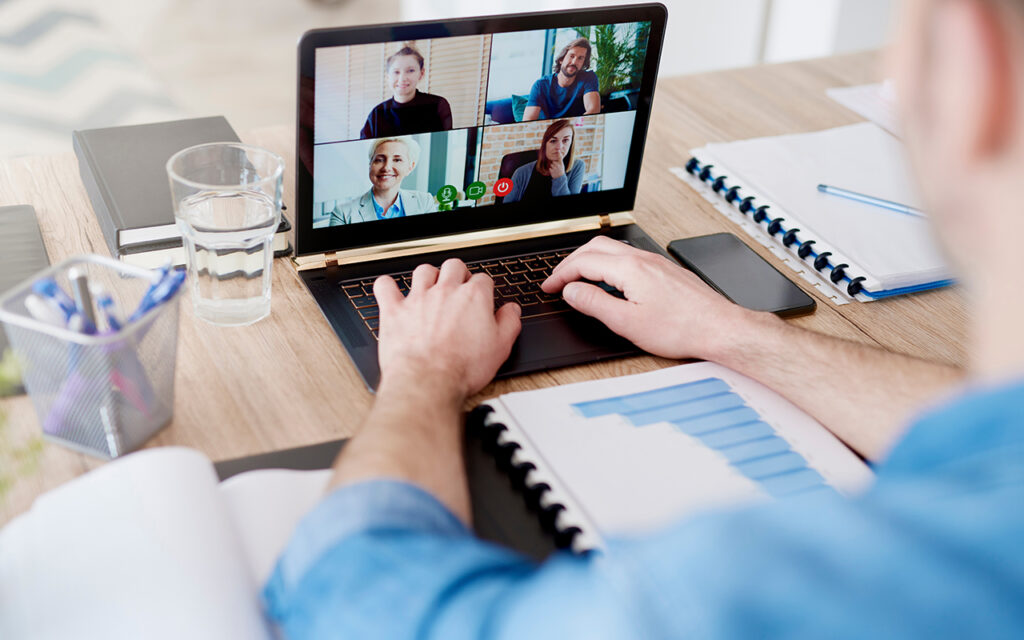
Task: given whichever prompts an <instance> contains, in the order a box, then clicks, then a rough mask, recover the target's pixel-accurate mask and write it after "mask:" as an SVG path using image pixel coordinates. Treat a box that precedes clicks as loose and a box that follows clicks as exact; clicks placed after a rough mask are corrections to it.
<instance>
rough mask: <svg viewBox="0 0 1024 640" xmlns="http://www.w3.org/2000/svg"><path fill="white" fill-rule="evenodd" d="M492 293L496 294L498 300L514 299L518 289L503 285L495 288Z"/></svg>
mask: <svg viewBox="0 0 1024 640" xmlns="http://www.w3.org/2000/svg"><path fill="white" fill-rule="evenodd" d="M494 293H495V294H497V295H498V297H500V298H514V297H515V296H516V295H518V294H519V289H518V288H517V287H512V286H509V285H503V286H500V287H496V288H495V289H494Z"/></svg>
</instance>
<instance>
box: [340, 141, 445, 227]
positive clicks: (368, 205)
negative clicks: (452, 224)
mask: <svg viewBox="0 0 1024 640" xmlns="http://www.w3.org/2000/svg"><path fill="white" fill-rule="evenodd" d="M369 151H370V153H369V157H370V185H371V186H370V190H369V191H367V192H366V193H364V194H363V195H361V196H356V197H355V198H352V199H351V200H348V201H346V202H341V203H339V204H337V205H335V207H334V210H333V211H331V220H330V223H329V224H328V226H331V227H336V226H339V225H343V224H353V223H356V222H372V221H374V220H386V219H390V218H404V217H405V216H414V215H419V214H421V213H431V212H433V211H437V201H435V200H434V196H432V195H430V194H429V193H426V192H425V191H413V190H410V189H403V188H402V181H403V180H405V177H406V176H407V175H409V174H410V173H412V170H413V169H415V168H416V163H417V162H418V161H419V157H420V145H419V144H417V143H416V141H415V140H413V139H412V138H410V137H408V136H398V137H392V138H380V139H379V140H373V141H371V142H370V149H369Z"/></svg>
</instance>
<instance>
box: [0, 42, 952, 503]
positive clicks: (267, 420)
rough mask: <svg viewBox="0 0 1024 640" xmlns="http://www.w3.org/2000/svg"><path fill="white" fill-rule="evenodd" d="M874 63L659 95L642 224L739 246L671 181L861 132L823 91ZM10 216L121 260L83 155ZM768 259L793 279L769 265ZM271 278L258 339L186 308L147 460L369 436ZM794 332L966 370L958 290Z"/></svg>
mask: <svg viewBox="0 0 1024 640" xmlns="http://www.w3.org/2000/svg"><path fill="white" fill-rule="evenodd" d="M877 58H878V56H877V55H876V54H870V53H869V54H857V55H853V56H843V57H836V58H827V59H822V60H814V61H805V62H798V63H790V64H784V65H775V66H766V67H756V68H749V69H739V70H732V71H722V72H715V73H708V74H702V75H695V76H688V77H681V78H674V79H667V80H664V81H662V82H660V83H659V85H658V89H657V94H656V97H655V101H654V111H653V114H652V120H651V127H650V133H649V136H648V144H647V150H646V154H645V157H644V166H643V171H642V173H641V177H640V193H639V197H638V200H637V209H636V211H635V215H636V218H637V220H638V222H639V223H640V224H641V225H642V226H643V227H644V229H645V230H647V232H648V233H650V234H651V236H652V237H653V238H654V239H655V240H656V241H658V242H659V243H661V244H662V245H664V244H667V243H668V242H669V241H670V240H673V239H676V238H680V237H687V236H695V235H702V234H706V233H714V232H718V231H732V232H735V233H738V234H740V235H741V236H742V232H740V231H739V230H738V229H736V228H734V226H733V224H732V223H730V222H728V221H727V220H725V219H724V218H723V217H722V216H721V215H720V214H719V213H717V212H715V211H714V209H713V208H712V207H711V205H709V204H708V203H707V202H705V201H704V200H703V198H701V197H700V196H699V195H697V194H696V193H694V192H693V191H692V190H691V189H690V188H689V187H688V186H686V185H685V184H684V183H683V182H682V181H680V180H679V179H678V178H676V177H675V176H673V175H672V174H671V173H669V168H670V167H674V166H680V165H681V164H683V162H684V161H685V159H686V153H687V151H688V150H689V149H691V148H693V147H698V146H701V145H704V144H706V143H708V142H712V141H727V140H737V139H743V138H751V137H756V136H766V135H778V134H785V133H797V132H802V131H815V130H819V129H825V128H828V127H836V126H841V125H844V124H851V123H854V122H857V121H859V120H860V119H859V118H858V117H857V116H856V115H855V114H853V113H851V112H849V111H846V110H845V109H843V108H842V107H840V106H839V105H838V104H835V103H834V102H832V101H831V100H830V99H828V98H827V97H826V96H825V89H827V88H829V87H834V86H844V85H856V84H863V83H867V82H873V81H875V80H877V79H878V77H879V72H878V69H877V68H876V67H877ZM243 137H244V139H245V140H246V141H247V142H250V143H253V144H258V145H262V146H265V147H269V148H271V149H273V150H275V151H277V152H278V153H281V154H282V155H283V156H284V157H285V158H286V161H287V162H288V165H289V166H291V165H292V164H293V162H292V161H293V158H294V147H293V144H294V134H293V133H292V130H291V128H290V127H287V126H281V127H273V128H268V129H262V130H257V131H253V132H251V133H249V134H248V135H245V136H243ZM293 190H294V176H293V175H288V176H286V179H285V202H286V203H287V204H288V205H289V209H291V210H293V211H294V207H293V206H292V204H293V202H294V200H293V196H294V193H293ZM12 204H31V205H33V206H34V207H35V209H36V211H37V213H38V215H39V222H40V226H41V228H42V232H43V237H44V240H45V243H46V247H47V250H48V252H49V254H50V259H51V261H53V262H57V261H59V260H62V259H64V258H66V257H68V256H71V255H75V254H80V253H100V254H107V253H108V251H107V248H106V244H105V243H104V241H103V236H102V233H101V231H100V227H99V225H98V223H97V222H96V219H95V217H94V216H93V213H92V209H91V207H90V204H89V200H88V197H87V195H86V193H85V189H84V187H83V186H82V182H81V180H80V178H79V175H78V165H77V162H76V160H75V157H74V155H73V154H70V153H69V154H64V155H58V156H47V157H29V158H19V159H13V160H7V161H4V162H0V205H12ZM755 248H756V249H757V250H758V252H759V253H761V255H763V256H764V257H765V258H766V259H768V260H770V261H772V262H773V263H774V264H776V265H778V266H780V267H781V265H779V264H778V261H777V260H776V259H775V258H774V257H773V256H772V255H771V254H770V253H769V252H767V251H765V250H764V249H763V248H761V247H755ZM781 268H782V269H783V271H786V268H785V267H781ZM790 275H792V274H790ZM273 278H274V283H273V307H272V312H271V315H270V317H269V318H267V319H266V320H263V321H261V322H259V323H257V324H256V325H254V326H251V327H245V328H231V329H223V328H217V327H213V326H211V325H208V324H206V323H204V322H202V321H200V320H197V319H196V318H195V317H194V316H193V315H192V311H191V303H190V301H189V300H187V299H186V300H183V304H182V307H181V320H180V322H181V328H180V336H179V344H178V361H177V378H176V394H175V407H174V420H173V422H172V423H171V424H170V425H169V426H168V427H167V428H166V429H164V430H163V431H162V432H160V434H158V435H157V436H156V437H155V438H153V439H152V440H151V441H150V442H149V443H148V445H147V446H164V445H185V446H189V447H194V448H197V449H199V450H201V451H203V452H204V453H206V454H207V455H208V456H209V457H210V458H211V459H213V460H224V459H228V458H234V457H239V456H244V455H250V454H255V453H261V452H266V451H271V450H275V449H282V448H288V447H296V446H300V445H305V444H310V443H315V442H321V441H325V440H330V439H336V438H340V437H344V436H349V435H352V434H353V433H354V431H355V430H356V429H357V428H358V426H359V424H360V422H361V421H362V419H363V416H364V415H365V413H366V412H367V410H368V409H369V407H370V403H371V400H372V396H371V395H370V393H369V392H368V391H367V390H366V388H365V387H364V386H363V384H362V382H361V380H360V378H359V375H358V374H357V372H356V370H355V368H354V367H353V365H352V363H351V362H350V361H349V359H348V356H347V354H346V352H345V350H344V348H343V347H342V346H341V344H340V342H339V341H338V340H337V338H336V337H335V335H334V333H333V332H332V331H331V329H330V327H329V326H328V324H327V322H326V321H325V320H324V319H323V317H322V316H321V314H320V310H319V308H318V307H317V306H316V304H315V303H314V302H313V299H312V298H311V297H310V296H309V295H308V294H307V292H306V290H305V288H304V287H303V285H302V283H301V281H300V280H299V277H298V275H297V274H296V271H295V269H294V267H293V266H292V264H291V262H290V261H288V260H287V259H282V260H277V261H276V263H275V265H274V275H273ZM800 283H801V284H805V283H803V281H800ZM806 288H807V287H805V289H806ZM812 295H816V294H813V293H812ZM792 322H793V323H794V324H796V325H798V326H801V327H804V328H807V329H813V330H816V331H819V332H822V333H827V334H831V335H835V336H839V337H842V338H846V339H850V340H854V341H857V342H862V343H867V344H874V345H878V346H881V347H883V348H886V349H890V350H893V351H899V352H903V353H908V354H912V355H915V356H920V357H923V358H928V359H933V360H937V361H941V362H947V363H953V364H963V362H964V349H963V337H964V333H965V313H964V305H963V302H962V299H961V295H960V292H959V291H956V290H949V289H947V290H943V291H936V292H929V293H925V294H920V295H916V296H911V297H903V298H899V299H895V300H889V301H883V302H875V303H871V304H859V303H855V304H848V305H844V306H842V307H836V306H834V305H833V304H831V303H830V302H829V301H828V300H826V299H825V298H823V297H820V296H819V297H818V310H817V311H816V312H815V313H814V314H813V315H811V316H807V317H803V318H798V319H795V320H793V321H792ZM669 364H672V362H670V361H668V360H663V359H659V358H654V357H650V356H644V357H636V358H629V359H624V360H618V361H613V362H607V363H600V364H593V365H584V366H579V367H572V368H567V369H560V370H555V371H549V372H544V373H538V374H534V375H530V376H523V377H518V378H514V379H511V380H502V381H498V382H495V383H493V384H491V385H490V386H488V387H487V388H486V389H484V391H483V392H482V393H481V394H480V396H479V397H478V398H477V399H476V400H480V399H483V398H485V397H493V396H495V395H498V394H501V393H507V392H509V391H517V390H525V389H533V388H538V387H546V386H550V385H554V384H563V383H568V382H577V381H580V380H588V379H592V378H599V377H608V376H615V375H625V374H630V373H638V372H641V371H648V370H651V369H655V368H658V367H663V366H667V365H669ZM0 411H3V412H4V413H6V415H7V420H8V425H7V427H6V431H7V433H6V435H4V434H2V433H0V447H8V446H12V445H14V446H16V445H18V444H19V443H24V442H27V441H28V440H29V439H30V438H32V437H33V436H35V435H36V434H38V433H39V422H38V419H37V418H36V416H35V413H34V412H33V409H32V406H31V403H30V402H29V400H28V399H27V398H26V397H24V396H21V397H17V398H12V399H6V400H2V401H0ZM100 464H102V461H100V460H97V459H94V458H90V457H88V456H84V455H81V454H76V453H73V452H71V451H69V450H67V449H64V448H62V447H60V446H57V445H53V444H46V445H45V446H44V449H43V452H42V454H41V456H40V457H39V459H38V461H37V464H35V465H34V466H33V467H32V468H30V469H27V470H25V473H23V474H22V475H21V476H20V477H19V478H18V479H17V481H16V483H15V484H14V486H13V489H12V490H11V492H10V493H9V495H8V497H7V501H6V504H0V523H2V522H5V521H6V520H8V519H10V518H11V517H13V516H14V515H16V514H17V513H19V512H21V511H24V510H25V509H26V508H27V507H28V506H29V505H30V504H31V501H32V500H33V499H34V498H35V497H36V496H37V495H39V494H40V493H42V492H43V491H46V490H47V489H50V488H52V487H55V486H57V485H58V484H61V483H63V482H65V481H67V480H69V479H71V478H73V477H75V476H77V475H79V474H81V473H83V472H85V471H87V470H89V469H91V468H94V467H96V466H98V465H100Z"/></svg>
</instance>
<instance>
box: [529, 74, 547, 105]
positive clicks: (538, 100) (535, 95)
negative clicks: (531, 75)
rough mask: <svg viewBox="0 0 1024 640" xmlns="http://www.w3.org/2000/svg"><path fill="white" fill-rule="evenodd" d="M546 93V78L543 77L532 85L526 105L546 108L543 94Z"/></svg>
mask: <svg viewBox="0 0 1024 640" xmlns="http://www.w3.org/2000/svg"><path fill="white" fill-rule="evenodd" d="M543 93H544V78H541V79H539V80H537V81H536V82H534V83H533V86H532V87H530V97H529V98H527V99H526V106H528V107H540V108H541V109H543V108H544V103H543V102H542V100H543V95H542V94H543Z"/></svg>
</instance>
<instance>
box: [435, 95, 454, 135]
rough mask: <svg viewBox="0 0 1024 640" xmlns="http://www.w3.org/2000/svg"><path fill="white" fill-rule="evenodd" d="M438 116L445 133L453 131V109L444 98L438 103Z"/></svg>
mask: <svg viewBox="0 0 1024 640" xmlns="http://www.w3.org/2000/svg"><path fill="white" fill-rule="evenodd" d="M437 116H438V117H439V118H440V119H441V128H442V129H444V130H445V131H449V130H451V128H452V107H451V105H450V104H448V101H447V100H445V99H444V98H441V99H440V100H439V101H438V103H437Z"/></svg>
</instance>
